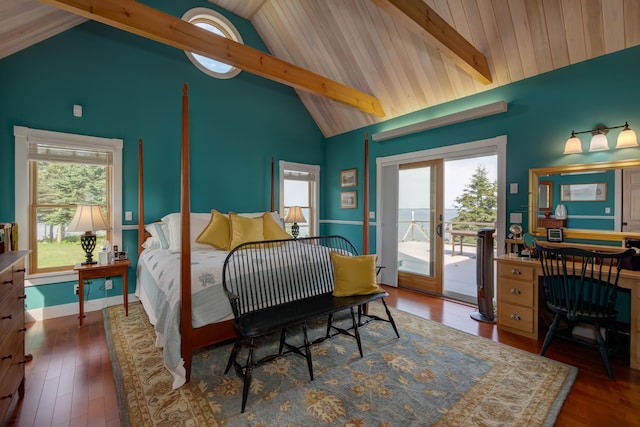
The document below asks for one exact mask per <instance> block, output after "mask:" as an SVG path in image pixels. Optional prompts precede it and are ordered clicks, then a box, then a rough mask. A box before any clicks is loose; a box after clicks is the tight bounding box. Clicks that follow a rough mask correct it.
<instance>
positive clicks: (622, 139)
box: [616, 123, 638, 148]
mask: <svg viewBox="0 0 640 427" xmlns="http://www.w3.org/2000/svg"><path fill="white" fill-rule="evenodd" d="M637 146H638V136H637V135H636V133H635V131H634V130H633V129H630V128H629V123H625V124H624V129H623V130H622V132H620V135H618V141H617V142H616V148H628V147H637Z"/></svg>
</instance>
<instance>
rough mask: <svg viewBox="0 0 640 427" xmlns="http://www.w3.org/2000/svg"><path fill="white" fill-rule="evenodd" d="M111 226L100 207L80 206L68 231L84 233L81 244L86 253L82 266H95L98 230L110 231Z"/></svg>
mask: <svg viewBox="0 0 640 427" xmlns="http://www.w3.org/2000/svg"><path fill="white" fill-rule="evenodd" d="M108 229H109V225H108V224H107V222H106V221H105V219H104V216H103V215H102V209H101V207H100V206H98V205H79V206H78V209H77V210H76V214H75V215H74V216H73V219H72V220H71V223H70V224H69V227H67V231H84V232H85V233H84V234H83V235H81V236H80V244H81V245H82V249H83V250H84V253H85V257H86V259H85V262H83V263H82V264H95V263H96V261H94V260H93V250H94V249H95V248H96V233H95V231H98V230H108Z"/></svg>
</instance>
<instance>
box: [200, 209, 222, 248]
mask: <svg viewBox="0 0 640 427" xmlns="http://www.w3.org/2000/svg"><path fill="white" fill-rule="evenodd" d="M229 236H230V234H229V217H228V216H227V215H224V214H221V213H220V212H218V211H217V210H215V209H213V210H212V211H211V219H210V220H209V224H208V225H207V226H206V227H205V229H204V230H202V233H200V235H199V236H198V237H197V238H196V242H198V243H206V244H208V245H211V246H213V247H214V248H218V249H222V250H223V251H228V250H229V240H230V238H229Z"/></svg>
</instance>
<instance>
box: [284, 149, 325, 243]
mask: <svg viewBox="0 0 640 427" xmlns="http://www.w3.org/2000/svg"><path fill="white" fill-rule="evenodd" d="M319 182H320V166H317V165H308V164H304V163H291V162H285V161H280V212H281V214H282V215H283V217H285V218H286V215H287V212H289V208H291V207H293V206H299V207H300V208H302V214H303V215H304V218H305V220H306V222H304V223H299V224H298V225H299V227H300V234H299V236H300V237H307V236H317V235H318V234H319V226H318V222H319V213H318V211H319V208H318V207H319V194H320V191H319V186H320V184H319ZM291 225H292V224H286V227H287V231H288V232H291V229H290V228H291Z"/></svg>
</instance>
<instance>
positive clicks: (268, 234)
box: [262, 212, 292, 240]
mask: <svg viewBox="0 0 640 427" xmlns="http://www.w3.org/2000/svg"><path fill="white" fill-rule="evenodd" d="M262 228H263V233H264V240H283V239H291V238H292V236H291V235H290V234H289V233H287V232H286V231H284V229H283V228H282V226H281V225H280V222H276V220H275V219H273V216H272V215H270V213H269V212H267V213H265V214H264V216H263V217H262Z"/></svg>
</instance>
